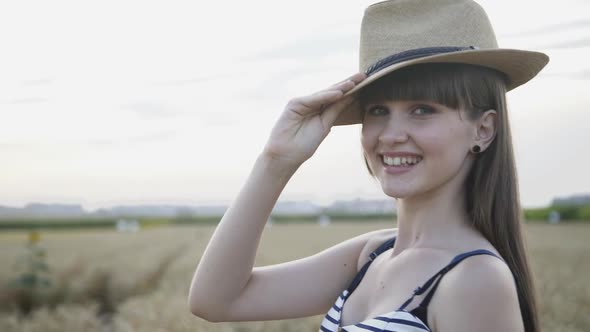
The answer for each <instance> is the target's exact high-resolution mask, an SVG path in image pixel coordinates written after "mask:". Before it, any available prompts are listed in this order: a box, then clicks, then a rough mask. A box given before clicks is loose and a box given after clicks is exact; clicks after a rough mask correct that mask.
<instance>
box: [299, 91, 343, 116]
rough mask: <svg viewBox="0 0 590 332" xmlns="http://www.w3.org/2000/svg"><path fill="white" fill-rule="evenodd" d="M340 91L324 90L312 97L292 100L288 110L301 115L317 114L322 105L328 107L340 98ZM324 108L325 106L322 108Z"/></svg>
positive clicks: (341, 93)
mask: <svg viewBox="0 0 590 332" xmlns="http://www.w3.org/2000/svg"><path fill="white" fill-rule="evenodd" d="M343 95H344V93H343V92H342V90H325V91H320V92H317V93H314V94H312V95H308V96H304V97H299V98H295V99H292V100H291V101H290V102H289V108H290V109H292V110H294V111H297V112H298V113H300V114H301V115H306V114H311V113H317V112H318V111H319V110H320V108H321V107H322V105H326V106H327V105H329V104H331V103H333V102H335V101H337V100H338V99H340V98H342V96H343ZM324 107H325V106H324Z"/></svg>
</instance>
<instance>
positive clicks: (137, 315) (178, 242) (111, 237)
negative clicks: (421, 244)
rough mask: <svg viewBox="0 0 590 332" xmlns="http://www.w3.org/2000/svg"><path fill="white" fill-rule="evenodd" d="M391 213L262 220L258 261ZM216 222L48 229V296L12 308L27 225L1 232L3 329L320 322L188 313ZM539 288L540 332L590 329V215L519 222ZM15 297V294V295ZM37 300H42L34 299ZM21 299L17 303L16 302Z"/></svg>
mask: <svg viewBox="0 0 590 332" xmlns="http://www.w3.org/2000/svg"><path fill="white" fill-rule="evenodd" d="M390 227H395V225H394V223H392V222H370V223H369V222H357V223H332V224H330V225H329V226H327V227H321V226H319V225H316V224H286V225H280V224H275V225H273V226H272V227H267V228H266V229H265V231H264V233H263V236H262V241H261V244H260V248H259V251H258V255H257V258H256V266H261V265H268V264H275V263H280V262H285V261H289V260H293V259H297V258H301V257H304V256H308V255H311V254H314V253H316V252H318V251H321V250H322V249H324V248H326V247H328V246H331V245H334V244H336V243H338V242H340V241H343V240H345V239H348V238H350V237H353V236H355V235H358V234H361V233H364V232H367V231H370V230H376V229H382V228H390ZM213 230H214V226H166V227H152V228H148V229H143V230H141V231H140V232H138V233H117V232H115V231H114V230H95V231H88V230H85V231H51V232H49V231H47V232H42V233H41V234H40V242H39V246H40V247H41V248H43V249H44V250H45V252H46V254H47V256H46V259H45V260H46V262H47V264H48V266H49V271H48V272H47V274H46V275H47V278H49V279H50V281H51V284H50V286H48V287H46V289H45V290H42V291H41V292H40V294H41V295H43V294H45V298H44V299H45V301H46V302H47V304H46V305H40V306H38V307H34V308H33V309H32V310H31V311H30V313H29V314H28V315H27V316H23V315H19V314H18V311H17V309H18V307H17V306H16V304H15V303H16V302H18V301H21V302H22V296H23V295H22V294H20V295H19V294H17V293H15V292H14V289H13V288H14V287H13V286H10V285H11V284H10V282H11V280H14V279H15V278H17V277H18V276H19V273H22V272H19V270H18V268H17V267H16V266H17V265H15V264H16V262H17V261H18V257H22V255H23V253H24V252H26V250H27V249H26V247H25V244H26V243H27V233H24V232H3V233H0V262H1V264H2V270H1V271H0V282H1V285H2V288H1V289H0V331H48V332H50V331H56V332H57V331H59V332H62V331H117V332H123V331H146V332H155V331H228V332H229V331H239V332H246V331H317V330H318V328H319V324H320V322H321V319H322V316H321V315H319V316H313V317H307V318H301V319H290V320H281V321H266V322H234V323H211V322H207V321H205V320H203V319H200V318H198V317H195V316H193V315H191V314H190V313H189V310H188V307H187V304H186V303H187V292H188V287H189V283H190V279H191V277H192V275H193V272H194V269H195V267H196V266H197V264H198V261H199V258H200V256H201V254H202V252H203V250H204V248H205V246H206V244H207V241H208V240H209V237H210V236H211V234H212V232H213ZM525 231H526V233H525V234H526V238H527V243H528V246H529V252H530V255H531V258H532V267H533V271H534V275H535V279H536V282H537V288H538V292H539V295H540V298H539V299H540V306H541V311H540V313H541V325H542V327H543V331H576V332H577V331H579V332H581V331H590V287H589V286H588V284H587V281H588V280H589V278H588V277H589V276H590V258H589V256H588V254H589V253H590V250H589V249H590V242H589V241H588V238H590V224H588V223H586V224H583V223H576V224H559V225H549V224H533V223H528V224H526V225H525ZM18 296H21V297H20V298H19V297H18ZM38 301H41V300H38ZM19 303H20V302H19Z"/></svg>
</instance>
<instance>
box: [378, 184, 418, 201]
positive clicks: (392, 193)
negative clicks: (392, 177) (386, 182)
mask: <svg viewBox="0 0 590 332" xmlns="http://www.w3.org/2000/svg"><path fill="white" fill-rule="evenodd" d="M381 190H382V191H383V193H384V194H385V195H387V196H389V197H392V198H395V199H399V198H402V199H403V198H408V197H411V196H414V195H415V194H416V192H415V191H414V190H412V189H409V188H408V189H405V188H400V187H398V188H395V189H394V188H392V187H389V186H383V185H382V186H381Z"/></svg>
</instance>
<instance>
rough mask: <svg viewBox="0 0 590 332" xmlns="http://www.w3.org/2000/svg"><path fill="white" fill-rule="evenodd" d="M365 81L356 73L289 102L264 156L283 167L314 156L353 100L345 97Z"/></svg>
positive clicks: (272, 133)
mask: <svg viewBox="0 0 590 332" xmlns="http://www.w3.org/2000/svg"><path fill="white" fill-rule="evenodd" d="M365 77H366V75H365V74H364V73H357V74H354V75H353V76H351V77H349V78H347V79H345V80H344V81H341V82H339V83H336V84H334V85H332V86H330V87H329V88H327V89H325V90H321V91H318V92H316V93H314V94H311V95H308V96H304V97H299V98H294V99H291V100H290V101H289V102H288V103H287V106H286V107H285V110H284V111H283V113H282V114H281V116H280V117H279V120H278V121H277V122H276V123H275V126H274V128H273V129H272V131H271V134H270V137H269V139H268V142H267V144H266V146H265V147H264V152H263V154H264V155H265V156H266V157H268V158H269V159H271V160H273V161H276V162H280V163H284V164H285V166H291V167H293V166H294V167H298V166H300V165H301V164H302V163H303V162H304V161H306V160H307V159H309V158H310V157H311V156H312V155H313V154H314V152H315V151H316V150H317V148H318V147H319V145H320V143H321V142H322V141H323V140H324V138H325V137H326V136H327V135H328V133H329V132H330V129H331V127H332V125H333V124H334V121H336V118H337V117H338V115H339V114H340V112H341V111H342V110H343V109H345V108H346V107H347V106H348V105H350V104H351V103H352V101H353V100H354V99H353V97H351V96H346V97H343V96H344V94H345V93H346V92H348V91H349V90H351V89H352V88H354V87H355V86H356V85H357V84H358V83H359V82H361V81H362V80H363V79H365Z"/></svg>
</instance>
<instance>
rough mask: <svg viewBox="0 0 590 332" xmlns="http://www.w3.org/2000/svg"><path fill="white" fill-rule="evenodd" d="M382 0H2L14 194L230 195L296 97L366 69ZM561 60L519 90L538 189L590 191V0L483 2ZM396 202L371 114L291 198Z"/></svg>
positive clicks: (6, 173)
mask: <svg viewBox="0 0 590 332" xmlns="http://www.w3.org/2000/svg"><path fill="white" fill-rule="evenodd" d="M375 2H376V1H366V0H361V1H341V0H322V1H314V0H298V1H276V0H275V1H236V0H225V1H125V0H118V1H109V0H105V1H95V2H83V1H60V0H55V1H38V2H33V1H4V2H2V3H0V47H1V51H0V161H1V163H0V165H1V166H0V170H1V171H0V205H4V206H23V205H25V204H27V203H29V202H41V203H66V204H81V205H82V206H83V207H84V208H86V209H89V210H93V209H97V208H101V207H111V206H114V205H119V204H129V205H133V204H189V205H198V204H227V203H229V202H231V200H232V199H233V198H234V197H235V196H236V195H237V193H238V191H239V190H240V188H241V186H242V185H243V184H244V182H245V180H246V178H247V176H248V174H249V172H250V170H251V167H252V166H253V164H254V161H255V159H256V157H257V156H258V155H259V153H260V152H261V151H262V148H263V147H264V144H265V143H266V139H267V138H268V135H269V133H270V130H271V128H272V126H273V124H274V122H275V121H276V120H277V118H278V116H279V115H280V113H281V112H282V110H283V108H284V106H285V105H286V103H287V101H288V100H289V99H291V98H293V97H297V96H303V95H306V94H310V93H313V92H315V91H318V90H320V89H323V88H325V87H327V86H329V85H331V84H333V83H335V82H338V81H340V80H342V79H344V78H346V77H348V76H350V75H352V74H353V73H355V72H357V71H358V45H359V42H358V40H359V35H360V22H361V19H362V14H363V11H364V9H365V8H366V7H367V6H368V5H370V4H372V3H375ZM477 2H478V3H480V4H481V5H482V7H483V8H484V9H485V10H486V12H487V14H488V16H489V18H490V20H491V22H492V25H493V26H494V29H495V32H496V37H497V39H498V43H499V45H500V47H502V48H519V49H528V50H536V51H541V52H544V53H546V54H548V55H549V57H550V59H551V60H550V62H549V64H548V65H547V66H546V67H545V68H544V69H543V70H542V71H541V73H540V74H539V75H538V76H537V77H536V78H534V79H533V80H532V81H530V82H529V83H527V84H525V85H523V86H521V87H518V88H516V89H515V90H513V91H510V92H509V93H508V107H509V112H510V121H511V122H512V123H511V125H512V131H513V140H514V144H515V147H514V148H515V154H516V162H517V169H518V175H519V187H520V194H521V202H522V204H523V205H524V206H525V207H536V206H544V205H548V204H549V203H550V202H551V200H552V199H553V198H554V197H563V196H570V195H573V194H578V193H587V192H590V177H588V176H586V170H588V169H590V154H589V153H587V147H588V142H590V130H588V129H589V124H590V115H589V114H590V113H589V112H587V107H588V105H589V104H590V90H589V89H588V87H589V84H588V83H589V82H590V64H588V61H587V59H590V17H589V16H588V14H587V13H589V12H590V3H589V2H587V1H582V0H579V1H575V0H564V1H561V2H560V3H559V5H556V4H555V2H551V1H530V0H527V1H524V0H521V1H511V2H507V1H491V0H490V1H477ZM354 198H364V199H379V198H386V196H385V195H384V194H383V192H382V191H381V189H380V186H379V185H378V184H377V183H376V182H375V181H374V180H372V179H371V177H370V176H369V175H368V173H367V172H366V169H365V166H364V163H363V161H362V156H361V146H360V126H358V125H357V126H339V127H334V128H333V129H332V131H331V133H330V135H329V136H328V137H327V138H326V139H325V141H324V142H323V143H322V145H320V147H319V149H318V150H317V151H316V154H315V155H314V156H313V157H312V158H311V159H309V160H308V161H307V162H305V163H304V164H303V165H302V166H301V167H300V168H299V170H298V171H297V173H296V174H295V175H294V176H293V177H292V178H291V181H290V182H289V183H288V185H287V187H286V188H285V190H284V191H283V193H282V195H281V198H280V200H311V201H313V202H316V203H318V204H329V203H330V202H332V201H334V200H340V199H354Z"/></svg>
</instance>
